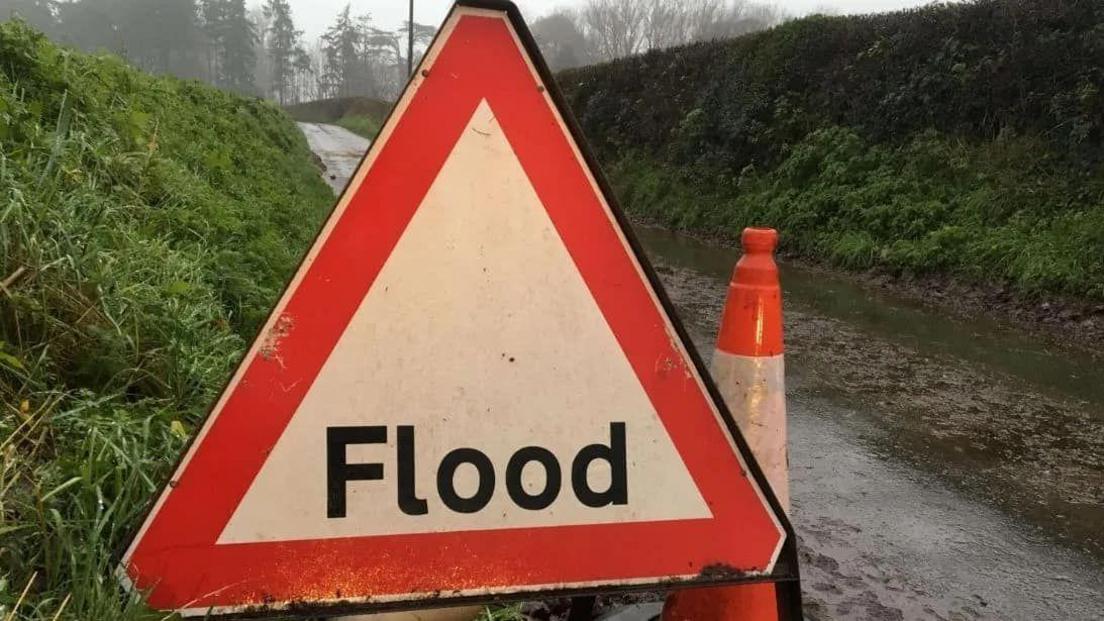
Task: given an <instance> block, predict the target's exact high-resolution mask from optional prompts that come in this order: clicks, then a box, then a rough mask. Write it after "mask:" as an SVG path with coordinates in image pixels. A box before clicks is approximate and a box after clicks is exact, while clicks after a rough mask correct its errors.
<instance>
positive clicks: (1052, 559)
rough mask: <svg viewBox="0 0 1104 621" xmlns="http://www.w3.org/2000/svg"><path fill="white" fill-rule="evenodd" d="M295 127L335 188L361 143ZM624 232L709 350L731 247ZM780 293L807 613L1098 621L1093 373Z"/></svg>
mask: <svg viewBox="0 0 1104 621" xmlns="http://www.w3.org/2000/svg"><path fill="white" fill-rule="evenodd" d="M334 129H339V128H334ZM340 131H344V130H340ZM304 132H305V133H306V135H307V137H308V139H309V140H310V141H311V144H312V147H313V148H315V151H316V152H317V153H318V154H319V156H320V157H321V158H322V160H323V161H324V163H325V164H326V166H327V170H328V171H329V172H328V173H327V176H329V175H331V174H332V175H334V176H335V177H336V178H335V179H331V180H330V181H331V185H332V186H334V187H335V188H336V189H340V188H341V187H343V186H344V183H345V179H344V178H342V177H341V175H344V176H345V177H348V175H350V174H351V173H352V170H353V169H354V168H355V166H356V163H357V161H358V160H359V157H360V155H361V154H362V152H363V149H364V148H366V147H367V141H364V140H363V139H361V138H359V137H356V136H355V135H351V134H350V135H351V136H352V137H353V139H355V140H353V139H349V138H347V137H346V138H341V137H340V136H341V135H340V133H339V132H335V131H333V130H331V129H330V128H329V127H328V126H304ZM346 133H348V132H346ZM356 141H360V142H356ZM358 149H359V151H358ZM639 235H640V237H641V241H642V242H643V243H644V245H645V247H646V249H647V251H648V253H649V255H650V257H651V259H652V260H653V262H654V263H655V265H656V268H657V271H658V272H659V273H660V276H661V277H662V279H663V280H664V282H665V284H666V286H667V288H668V293H669V294H670V295H671V298H672V300H673V301H674V302H675V304H676V306H677V307H678V309H679V312H680V315H681V316H682V319H683V321H684V322H685V323H686V325H687V328H688V329H689V330H690V332H691V334H692V335H693V337H694V340H695V344H696V345H697V347H698V348H699V350H701V351H702V352H703V353H704V352H709V351H710V350H711V348H712V340H713V336H714V334H715V332H716V329H717V319H718V318H719V316H720V309H721V306H722V304H723V300H724V294H725V287H726V284H727V279H728V275H729V273H730V271H731V268H732V265H733V264H734V262H735V261H736V259H737V258H738V253H737V252H736V251H734V250H732V249H727V248H721V247H714V246H710V245H707V244H702V243H699V242H697V241H695V240H692V239H688V238H685V237H680V236H675V235H672V234H670V233H666V232H663V231H658V230H654V229H641V230H640V231H639ZM783 290H784V295H785V297H786V322H787V325H786V328H787V382H788V385H787V397H788V405H789V410H790V425H791V438H792V444H791V460H792V464H791V476H792V479H793V494H794V514H793V521H794V524H795V527H796V529H797V532H798V535H799V537H800V539H801V554H802V572H803V582H804V589H805V597H806V610H807V614H808V618H810V619H857V620H866V619H870V620H887V619H947V620H959V619H994V620H996V619H1001V620H1020V619H1022V620H1024V621H1028V620H1049V619H1053V620H1056V621H1057V620H1072V619H1076V620H1081V619H1085V620H1089V619H1102V618H1104V542H1102V535H1101V530H1102V529H1104V494H1102V490H1104V370H1102V369H1101V368H1100V367H1099V365H1096V364H1094V363H1092V361H1090V360H1084V359H1077V358H1070V357H1067V355H1065V354H1063V353H1061V352H1055V351H1050V350H1047V349H1046V348H1045V347H1043V346H1041V345H1040V344H1038V343H1036V342H1034V341H1032V340H1031V339H1029V338H1026V337H1023V336H1020V335H1017V334H1016V333H1013V332H1008V331H1005V330H1002V329H1001V328H1000V327H999V326H996V325H989V324H985V323H983V322H975V323H966V322H959V321H953V320H949V319H945V318H942V317H940V316H938V315H936V314H933V313H932V312H930V311H926V310H924V309H922V308H918V307H916V306H914V305H910V304H908V303H906V302H903V301H901V300H896V299H893V298H891V297H889V296H886V295H884V294H881V293H872V292H870V291H867V290H864V289H862V288H861V287H858V286H856V285H854V284H851V283H850V282H849V281H847V280H846V279H843V278H839V277H835V276H833V275H831V274H828V273H821V272H817V271H811V270H806V269H799V268H788V269H786V270H785V271H784V275H783ZM707 357H708V356H707Z"/></svg>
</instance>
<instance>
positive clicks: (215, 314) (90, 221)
mask: <svg viewBox="0 0 1104 621" xmlns="http://www.w3.org/2000/svg"><path fill="white" fill-rule="evenodd" d="M0 192H2V195H0V282H2V283H3V287H2V289H0V520H2V521H0V617H3V618H4V619H5V620H8V619H54V618H60V619H82V620H83V619H137V618H145V613H144V612H143V609H142V606H141V605H140V602H138V601H136V600H135V599H133V598H130V597H127V596H125V595H124V594H122V593H121V592H120V590H119V589H118V587H117V585H116V583H115V581H114V580H113V579H112V578H111V569H112V564H113V562H114V560H115V557H113V554H114V553H116V552H118V551H119V550H120V548H121V546H123V545H124V544H125V541H124V539H125V537H126V536H127V534H128V533H129V531H130V530H131V529H132V528H133V527H134V526H135V522H136V520H137V519H138V518H139V516H140V512H141V511H142V509H143V507H144V506H145V504H146V502H147V500H148V499H149V498H150V496H151V494H153V493H154V491H155V490H156V488H157V487H158V485H159V483H160V481H161V480H163V477H164V476H165V474H166V472H167V470H168V468H169V467H170V466H171V464H172V463H173V462H174V460H175V458H176V456H177V455H178V454H179V451H180V449H181V447H182V446H183V443H184V441H185V439H186V438H187V437H188V435H189V434H190V433H191V432H192V431H193V430H194V428H195V425H196V424H197V423H198V422H199V421H200V419H201V418H202V416H203V413H204V411H205V409H206V408H207V407H208V406H209V405H210V403H211V401H212V398H213V397H214V395H215V393H216V391H217V390H218V389H219V387H220V386H221V385H222V383H223V382H224V381H225V380H226V377H227V376H228V374H229V372H230V371H231V369H232V366H233V365H234V364H235V362H236V360H237V358H238V357H239V355H240V354H241V352H242V350H243V347H244V346H245V345H246V343H247V341H249V340H250V339H251V338H252V335H253V333H254V331H255V330H256V329H257V328H258V324H259V322H261V321H262V320H263V318H264V316H265V314H266V312H267V309H268V308H269V306H270V305H271V304H272V302H273V301H274V299H275V297H276V296H277V295H278V292H279V291H280V290H281V288H282V287H283V285H284V283H285V282H286V280H287V278H288V277H289V275H290V273H291V271H292V270H293V268H294V266H295V264H296V263H297V261H298V259H299V257H300V256H301V253H302V252H303V251H304V250H305V248H306V246H307V245H308V244H309V242H310V239H311V238H312V237H313V234H314V232H315V231H316V229H317V227H318V225H319V224H320V223H321V221H322V219H323V218H324V217H325V215H326V213H327V211H328V209H329V207H330V206H331V203H332V200H333V198H332V194H331V193H330V191H329V189H328V188H327V187H326V186H325V185H324V184H323V183H322V182H321V180H320V179H319V178H318V176H317V173H316V169H315V168H314V167H313V165H312V163H311V157H310V153H309V151H308V149H307V146H306V143H305V141H304V139H303V137H302V135H301V134H300V133H299V132H298V131H297V129H296V127H295V125H294V124H293V123H292V122H291V120H290V119H289V118H288V117H287V116H285V114H284V113H283V112H281V111H280V110H279V109H277V108H276V107H274V106H272V105H270V104H268V103H265V102H262V101H259V100H255V99H243V98H240V97H236V96H232V95H228V94H225V93H222V92H219V91H216V90H214V89H211V88H208V87H205V86H201V85H199V84H196V83H187V82H182V81H178V80H175V79H167V78H153V77H150V76H148V75H144V74H142V73H140V72H137V71H135V70H133V69H131V68H129V67H128V66H126V65H124V64H123V63H122V62H120V61H118V60H116V59H113V58H108V57H90V56H85V55H82V54H78V53H74V52H71V51H68V50H64V49H59V48H57V47H55V46H54V45H52V44H51V43H49V42H48V41H47V40H45V39H44V38H42V37H41V36H39V35H37V34H34V33H32V32H31V31H29V30H28V29H26V28H23V27H21V26H18V25H15V24H12V23H5V24H0ZM24 589H26V595H25V597H24V596H21V593H22V592H23V591H24ZM58 615H59V616H58ZM154 618H157V617H154Z"/></svg>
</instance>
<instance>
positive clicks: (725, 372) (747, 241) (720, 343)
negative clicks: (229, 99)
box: [663, 229, 790, 621]
mask: <svg viewBox="0 0 1104 621" xmlns="http://www.w3.org/2000/svg"><path fill="white" fill-rule="evenodd" d="M742 240H743V246H744V256H743V258H741V259H740V262H739V263H737V264H736V272H735V274H734V275H733V278H732V282H731V283H730V285H729V289H728V301H727V302H726V303H725V310H724V315H723V317H722V319H721V330H720V334H719V335H718V337H717V350H716V352H715V353H714V356H713V367H712V375H713V379H714V381H715V382H716V384H717V388H718V389H719V390H720V392H721V395H722V396H723V397H724V400H725V403H726V404H727V405H728V409H729V411H731V412H732V415H733V417H735V419H736V422H737V424H739V426H740V431H741V433H743V435H744V438H745V439H746V440H747V443H748V445H749V446H750V447H751V451H752V453H753V454H754V455H755V459H756V461H757V462H758V463H759V467H760V468H761V469H762V471H763V474H764V475H765V476H766V478H767V481H768V482H770V485H771V488H772V489H773V490H774V495H775V496H776V497H777V498H778V502H779V503H781V505H782V507H783V508H784V509H785V510H786V511H787V512H788V511H789V508H790V489H789V463H788V457H787V452H786V390H785V367H784V364H783V350H782V291H781V287H780V286H779V281H778V265H777V264H776V263H775V262H774V250H775V248H777V246H778V232H777V231H775V230H773V229H747V230H745V231H744V234H743V238H742ZM778 618H779V604H778V597H777V593H776V589H775V586H774V585H773V584H752V585H741V586H735V587H723V588H711V589H689V590H685V591H675V592H672V593H671V594H670V596H668V598H667V603H666V605H665V606H664V608H663V620H664V621H722V620H723V621H777V619H778Z"/></svg>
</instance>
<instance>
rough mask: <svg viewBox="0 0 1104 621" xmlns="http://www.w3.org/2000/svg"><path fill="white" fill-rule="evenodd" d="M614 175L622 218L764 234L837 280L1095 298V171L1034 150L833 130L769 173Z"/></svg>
mask: <svg viewBox="0 0 1104 621" xmlns="http://www.w3.org/2000/svg"><path fill="white" fill-rule="evenodd" d="M610 173H611V177H612V179H613V181H614V186H615V187H616V189H617V191H618V193H619V194H620V195H621V197H622V199H623V203H624V204H625V207H626V209H628V210H629V211H630V212H631V213H633V214H635V215H636V216H638V217H640V218H643V219H646V220H650V221H653V222H656V223H658V224H661V225H664V226H667V227H669V228H673V229H684V230H691V231H697V232H704V233H708V234H713V235H719V236H723V237H729V238H735V237H736V236H737V235H738V234H739V231H741V230H742V229H743V228H744V227H745V226H753V225H769V226H773V227H777V228H778V229H779V230H780V231H781V232H782V235H783V240H784V246H783V247H784V249H785V251H786V252H789V253H794V254H798V255H801V256H805V257H811V258H816V259H820V260H823V261H825V262H827V263H830V264H833V265H836V266H839V267H842V268H846V269H853V270H865V269H869V268H874V267H878V268H883V269H888V270H890V271H892V272H896V273H910V274H923V273H944V274H953V275H957V276H960V277H963V278H965V279H969V280H973V281H976V282H1004V283H1009V284H1011V285H1013V286H1015V287H1016V288H1018V289H1019V290H1021V291H1023V292H1025V293H1028V294H1046V293H1054V292H1058V293H1064V294H1070V295H1074V296H1080V297H1084V298H1089V299H1098V300H1099V299H1104V172H1102V171H1095V172H1094V171H1081V172H1078V171H1075V170H1071V169H1070V168H1069V167H1068V166H1066V165H1064V164H1063V163H1062V162H1061V161H1060V160H1059V159H1058V158H1056V157H1055V156H1048V155H1047V150H1046V149H1045V148H1041V147H1040V145H1039V142H1038V141H1037V140H1033V139H1030V138H1025V137H1019V138H1016V137H1008V138H1004V139H1001V140H998V141H995V142H967V141H962V140H956V139H952V138H949V137H947V136H944V135H941V134H938V133H935V132H928V133H924V134H920V135H918V136H916V137H915V138H913V139H912V140H911V141H909V142H907V143H905V144H903V145H899V146H893V145H877V144H870V143H869V142H867V141H865V140H863V139H862V138H861V137H859V135H858V134H856V133H855V132H854V131H852V130H848V129H845V128H839V127H833V128H827V129H822V130H817V131H814V132H812V133H811V134H810V135H809V136H808V137H807V138H806V139H805V140H804V141H802V142H801V143H799V144H797V145H794V147H793V148H792V149H790V151H789V153H788V155H787V157H786V158H785V159H784V160H782V161H781V162H780V163H779V164H778V165H777V166H776V167H773V168H771V169H768V170H764V171H757V170H755V169H754V168H748V169H745V170H744V171H743V172H742V173H741V174H739V175H736V176H732V177H726V176H724V175H717V174H715V173H713V172H709V173H701V172H700V170H696V169H694V168H692V167H691V168H687V167H678V166H672V165H670V164H664V163H662V162H659V161H657V160H656V159H654V158H651V157H649V156H647V155H642V154H640V153H635V154H629V155H627V156H625V157H624V158H622V159H621V160H620V161H619V162H618V163H617V164H616V165H615V166H613V167H611V170H610Z"/></svg>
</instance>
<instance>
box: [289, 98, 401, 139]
mask: <svg viewBox="0 0 1104 621" xmlns="http://www.w3.org/2000/svg"><path fill="white" fill-rule="evenodd" d="M286 109H287V112H288V114H290V115H291V116H292V118H294V119H295V120H296V121H299V122H301V123H329V124H331V125H340V126H341V127H344V128H345V129H347V130H349V131H351V132H353V133H354V134H359V135H361V136H364V137H365V138H368V139H369V140H371V139H374V138H375V137H376V134H378V133H379V130H380V128H381V127H382V126H383V122H384V120H386V118H387V115H388V113H389V112H390V111H391V104H389V103H387V102H384V101H378V100H375V99H369V98H367V97H342V98H338V99H322V100H319V101H312V102H309V103H303V104H297V105H294V106H288V107H287V108H286Z"/></svg>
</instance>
